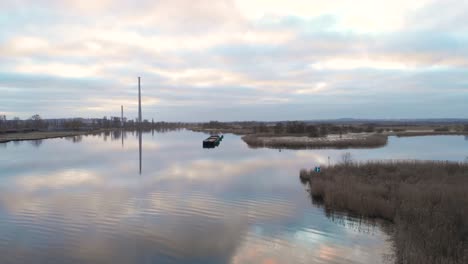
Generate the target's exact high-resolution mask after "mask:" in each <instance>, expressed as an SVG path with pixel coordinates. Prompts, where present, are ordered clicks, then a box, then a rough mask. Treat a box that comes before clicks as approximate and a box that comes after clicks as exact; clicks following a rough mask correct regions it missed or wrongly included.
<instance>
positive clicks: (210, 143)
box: [203, 135, 224, 148]
mask: <svg viewBox="0 0 468 264" xmlns="http://www.w3.org/2000/svg"><path fill="white" fill-rule="evenodd" d="M223 138H224V136H223V135H221V136H218V135H212V136H210V137H208V138H207V139H205V140H203V148H215V147H217V146H219V143H220V142H221V140H223Z"/></svg>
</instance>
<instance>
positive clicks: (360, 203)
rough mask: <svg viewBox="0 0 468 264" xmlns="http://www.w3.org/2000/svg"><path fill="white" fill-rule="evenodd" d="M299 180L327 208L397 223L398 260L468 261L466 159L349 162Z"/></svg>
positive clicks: (303, 175) (303, 173) (394, 234)
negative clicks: (453, 161) (456, 160)
mask: <svg viewBox="0 0 468 264" xmlns="http://www.w3.org/2000/svg"><path fill="white" fill-rule="evenodd" d="M300 178H301V180H303V181H305V182H308V184H309V186H310V194H311V197H312V199H314V200H315V201H319V202H320V203H322V204H323V205H324V206H325V208H326V209H327V210H337V211H346V212H349V213H352V214H355V215H359V216H363V217H371V218H382V219H386V220H388V221H390V222H392V223H394V228H393V229H394V230H393V231H392V237H393V241H394V247H395V251H396V258H397V259H396V263H428V264H430V263H460V264H461V263H468V195H467V192H466V187H467V186H468V163H448V162H436V161H427V162H416V161H398V162H368V163H361V164H358V163H352V162H350V161H349V160H347V161H346V162H344V163H343V164H338V165H334V166H331V167H326V168H324V169H323V171H322V172H321V173H315V172H313V171H306V170H301V172H300Z"/></svg>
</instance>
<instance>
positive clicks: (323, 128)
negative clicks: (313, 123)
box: [320, 125, 328, 137]
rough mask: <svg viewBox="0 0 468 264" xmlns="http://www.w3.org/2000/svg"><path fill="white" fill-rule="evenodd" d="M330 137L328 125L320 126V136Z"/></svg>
mask: <svg viewBox="0 0 468 264" xmlns="http://www.w3.org/2000/svg"><path fill="white" fill-rule="evenodd" d="M327 135H328V127H327V126H326V125H321V126H320V136H321V137H326V136H327Z"/></svg>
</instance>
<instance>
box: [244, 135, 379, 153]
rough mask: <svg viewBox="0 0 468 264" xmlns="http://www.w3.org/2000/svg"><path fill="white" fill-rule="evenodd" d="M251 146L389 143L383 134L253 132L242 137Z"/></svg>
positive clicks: (287, 147) (364, 145)
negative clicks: (335, 134)
mask: <svg viewBox="0 0 468 264" xmlns="http://www.w3.org/2000/svg"><path fill="white" fill-rule="evenodd" d="M242 140H243V141H244V142H245V143H247V145H248V146H249V147H251V148H262V147H266V148H282V149H313V148H338V149H344V148H376V147H382V146H385V145H386V144H387V141H388V137H387V136H386V135H382V134H368V135H359V136H354V137H353V136H350V137H344V138H339V137H334V138H329V137H318V138H311V137H308V136H284V135H281V136H275V135H262V134H251V135H246V136H243V137H242Z"/></svg>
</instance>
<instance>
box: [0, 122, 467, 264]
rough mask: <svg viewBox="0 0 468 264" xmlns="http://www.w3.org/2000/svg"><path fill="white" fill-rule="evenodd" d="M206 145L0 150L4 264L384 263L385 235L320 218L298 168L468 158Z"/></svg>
mask: <svg viewBox="0 0 468 264" xmlns="http://www.w3.org/2000/svg"><path fill="white" fill-rule="evenodd" d="M204 138H206V134H203V133H195V132H190V131H185V130H182V131H177V132H167V133H156V132H154V133H151V132H150V133H143V135H142V137H141V141H140V139H139V137H138V134H137V133H132V132H126V133H124V134H122V133H120V132H115V133H109V134H101V135H94V136H83V137H75V138H66V139H48V140H42V141H23V142H9V143H3V144H0V256H1V263H110V262H111V263H268V264H270V263H382V262H384V261H385V260H386V259H388V258H389V256H391V255H392V244H391V241H390V240H389V236H388V235H387V234H386V233H385V232H384V231H383V229H382V225H381V224H379V223H371V222H368V221H363V220H360V219H356V218H352V217H347V216H339V215H334V216H333V215H332V216H330V215H328V216H327V214H325V212H324V209H323V208H321V207H320V206H317V205H315V204H313V203H312V202H311V199H310V197H309V196H308V192H307V187H306V186H304V185H302V184H301V183H300V181H299V178H298V174H299V170H300V169H301V168H313V167H315V166H325V165H326V164H327V163H328V162H329V161H330V163H335V162H339V161H340V157H341V156H342V154H343V153H345V152H349V153H351V156H352V158H353V159H355V160H360V161H365V160H380V159H424V160H429V159H431V160H451V161H464V160H465V159H466V157H467V156H468V151H467V149H468V148H467V147H468V141H467V140H466V138H464V137H463V136H426V137H410V138H396V137H390V138H389V142H388V144H387V145H386V146H385V147H382V148H376V149H347V150H333V149H320V150H281V151H280V150H275V149H250V148H248V147H247V145H246V144H245V143H244V142H243V141H242V140H241V139H240V137H239V136H235V135H230V134H228V135H225V137H224V140H223V141H222V142H221V145H220V146H219V147H217V148H214V149H203V148H202V147H201V146H202V140H203V139H204ZM140 142H141V145H140ZM140 146H141V148H140Z"/></svg>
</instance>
